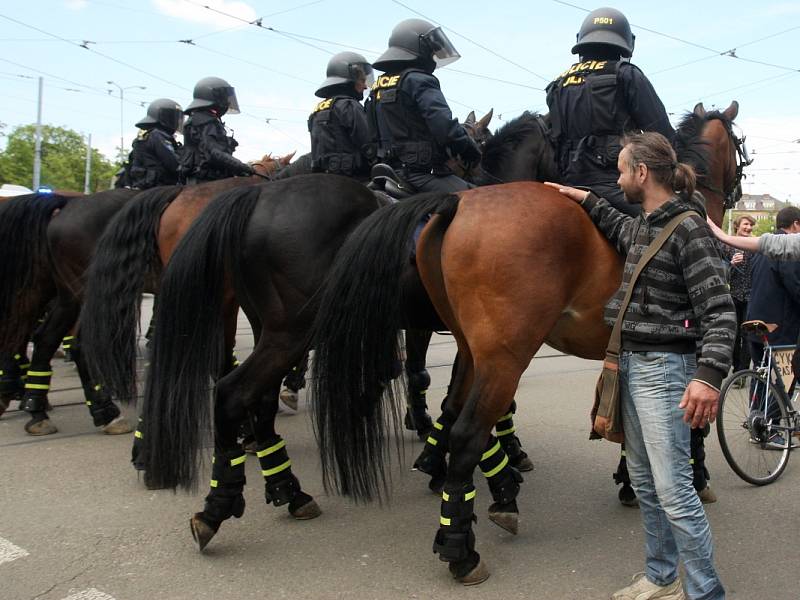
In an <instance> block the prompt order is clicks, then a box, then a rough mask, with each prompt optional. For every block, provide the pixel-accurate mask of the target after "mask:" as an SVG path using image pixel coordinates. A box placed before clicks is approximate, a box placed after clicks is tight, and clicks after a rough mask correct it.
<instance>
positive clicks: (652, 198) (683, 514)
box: [547, 132, 736, 600]
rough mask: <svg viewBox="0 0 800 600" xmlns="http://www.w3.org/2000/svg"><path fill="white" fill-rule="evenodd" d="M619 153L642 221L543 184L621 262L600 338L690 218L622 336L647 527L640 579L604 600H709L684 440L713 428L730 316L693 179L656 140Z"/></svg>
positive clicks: (706, 551) (713, 597)
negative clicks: (644, 260)
mask: <svg viewBox="0 0 800 600" xmlns="http://www.w3.org/2000/svg"><path fill="white" fill-rule="evenodd" d="M623 145H624V147H623V149H622V152H621V153H620V155H619V160H618V164H617V167H618V170H619V180H618V183H619V185H620V187H621V188H622V190H623V192H624V193H625V198H626V200H627V201H628V202H630V203H633V204H639V205H641V208H642V212H641V214H640V215H639V216H637V217H631V216H629V215H626V214H624V213H622V212H620V211H618V210H617V209H615V208H614V207H612V206H611V205H610V204H609V203H608V202H607V201H606V200H603V199H602V198H598V197H597V196H595V195H594V194H593V193H592V192H586V191H584V190H579V189H575V188H570V187H565V186H560V185H558V184H554V183H549V184H547V185H550V186H551V187H554V188H555V189H557V190H559V191H560V192H561V193H563V194H564V195H566V196H567V197H569V198H571V199H573V200H575V201H577V202H579V203H580V204H581V206H582V207H583V208H584V210H586V212H587V213H588V214H589V216H590V217H591V219H592V220H593V221H594V223H595V225H596V226H597V228H598V229H599V230H600V231H601V232H602V233H603V234H604V235H605V236H606V237H607V238H608V240H609V241H610V242H611V243H612V245H613V246H614V247H615V248H616V249H617V251H619V252H620V253H621V254H623V255H625V256H626V260H625V267H624V271H623V276H622V285H621V286H620V288H619V290H618V291H617V292H616V293H615V294H614V296H613V297H612V298H611V300H610V301H609V302H608V304H607V305H606V311H605V320H606V323H607V324H608V325H609V326H613V324H614V322H615V321H616V319H617V314H618V312H619V309H620V305H621V303H622V300H623V298H624V296H625V294H626V292H627V289H628V285H629V282H630V280H631V276H632V274H633V271H634V269H635V268H636V265H637V263H638V261H639V259H640V258H641V257H642V255H643V254H644V252H645V251H646V250H647V247H648V246H649V245H650V244H651V243H652V242H653V240H654V239H655V238H656V236H658V234H659V232H660V231H661V230H662V229H663V228H664V227H665V226H666V225H667V223H669V222H670V221H671V220H672V219H673V218H674V217H678V216H679V215H681V214H682V213H685V212H686V211H696V213H698V214H693V213H689V214H687V215H685V216H683V217H682V220H681V221H680V224H679V225H678V227H677V228H676V229H675V230H674V231H673V233H672V234H671V235H670V236H669V237H668V238H667V240H666V242H665V243H664V245H663V246H661V249H660V250H659V251H658V253H657V254H656V255H655V256H654V258H653V259H652V260H651V261H650V263H648V265H647V266H646V267H645V269H644V270H643V271H642V273H641V275H640V276H639V278H638V279H637V281H636V282H635V287H634V291H633V295H632V299H631V301H630V304H629V305H628V308H627V310H626V312H625V318H624V320H623V324H622V350H621V353H620V360H619V375H620V383H621V387H620V389H621V400H622V415H623V427H624V430H625V443H626V446H627V459H628V470H629V472H630V478H631V481H632V483H633V487H634V489H635V490H636V494H637V495H638V497H639V506H640V508H641V514H642V521H643V525H644V537H645V573H644V574H643V575H639V576H635V577H634V581H633V583H632V584H631V585H629V586H628V587H626V588H623V589H621V590H619V591H618V592H616V593H614V594H613V596H612V600H628V599H630V600H632V599H634V598H636V599H638V600H647V599H649V598H659V599H664V600H680V599H683V598H686V597H689V598H703V599H704V600H718V599H720V598H724V597H725V590H724V589H723V587H722V583H721V582H720V580H719V576H718V575H717V571H716V569H715V567H714V562H713V544H712V539H711V530H710V528H709V524H708V520H707V518H706V514H705V511H704V510H703V506H702V504H701V502H700V498H699V497H698V496H697V494H696V493H695V490H694V488H693V486H692V467H691V465H690V464H689V452H690V428H691V427H702V426H704V425H706V424H707V423H709V422H713V421H714V419H715V418H716V414H717V407H718V403H719V389H720V385H721V383H722V380H723V378H724V377H725V375H726V374H727V372H728V369H729V368H730V364H731V358H732V353H733V341H734V338H735V332H736V312H735V309H734V306H733V300H732V299H731V296H730V293H729V291H728V288H727V285H726V271H725V267H724V265H723V262H722V259H721V257H720V256H719V253H718V252H717V249H716V245H715V241H714V238H713V235H712V233H711V231H710V229H709V228H708V225H707V224H706V221H705V208H704V204H703V199H702V197H701V196H700V195H699V194H698V193H696V192H695V183H696V179H695V173H694V171H693V169H692V168H691V167H690V166H689V165H686V164H683V163H678V161H677V158H676V156H675V151H674V150H673V149H672V146H670V144H669V142H668V141H667V139H666V138H665V137H664V136H662V135H661V134H658V133H654V132H647V133H642V134H637V135H632V136H630V137H628V138H626V139H625V140H624V141H623ZM679 560H681V561H683V564H684V567H685V572H686V576H685V579H686V581H685V584H686V595H684V591H683V588H682V586H681V582H680V580H679V578H678V561H679Z"/></svg>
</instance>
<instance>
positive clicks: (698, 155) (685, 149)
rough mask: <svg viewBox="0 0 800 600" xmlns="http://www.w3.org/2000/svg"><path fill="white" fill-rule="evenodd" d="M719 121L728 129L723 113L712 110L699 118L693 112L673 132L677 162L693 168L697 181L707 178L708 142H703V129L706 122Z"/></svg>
mask: <svg viewBox="0 0 800 600" xmlns="http://www.w3.org/2000/svg"><path fill="white" fill-rule="evenodd" d="M712 119H719V120H720V121H722V122H723V124H724V125H725V127H726V129H730V127H731V122H730V120H729V119H728V118H727V117H725V115H724V114H723V113H721V112H720V111H718V110H712V111H708V112H707V113H705V115H704V116H700V115H698V114H696V113H694V112H687V113H686V114H685V115H684V116H683V118H682V119H681V121H680V123H678V127H677V129H676V130H675V144H674V146H675V154H676V155H677V157H678V161H679V162H682V163H686V164H689V165H691V166H692V167H694V170H695V173H696V174H697V178H698V180H702V179H704V178H706V177H707V176H708V167H709V161H710V156H709V151H708V142H706V141H705V140H703V129H704V128H705V126H706V123H707V122H708V121H711V120H712Z"/></svg>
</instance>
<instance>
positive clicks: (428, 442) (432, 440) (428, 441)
mask: <svg viewBox="0 0 800 600" xmlns="http://www.w3.org/2000/svg"><path fill="white" fill-rule="evenodd" d="M425 443H426V444H430V445H431V446H435V445H436V444H438V443H439V440H437V439H436V438H433V437H431V436H428V439H427V440H425Z"/></svg>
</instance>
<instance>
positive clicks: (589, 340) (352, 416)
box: [312, 103, 740, 584]
mask: <svg viewBox="0 0 800 600" xmlns="http://www.w3.org/2000/svg"><path fill="white" fill-rule="evenodd" d="M737 110H738V105H737V104H736V103H733V104H732V105H731V106H730V107H729V108H728V109H727V110H726V111H724V112H722V113H718V112H714V113H708V114H706V112H705V110H704V109H703V107H702V105H698V106H697V107H695V111H694V112H693V113H691V114H689V115H687V117H686V118H685V119H684V120H683V121H682V123H681V126H680V127H679V129H678V132H677V133H678V140H677V144H676V146H677V150H678V156H679V159H681V160H682V161H685V162H690V163H691V164H693V165H694V166H695V167H696V168H697V170H698V171H699V173H700V175H701V179H700V188H701V190H702V191H703V193H704V194H705V196H706V201H707V205H708V211H709V214H711V215H712V216H715V217H717V218H721V215H722V212H723V208H722V206H723V201H724V196H725V195H726V193H727V192H728V191H732V190H734V189H735V188H736V187H737V185H738V183H739V182H738V181H737V178H738V177H739V176H740V170H739V169H737V152H738V150H737V149H738V145H739V143H738V139H737V138H736V136H735V135H734V134H733V132H732V130H731V121H732V120H733V119H734V118H735V116H736V114H737ZM431 213H432V214H433V217H432V218H431V219H430V221H429V222H428V224H427V225H426V226H425V227H424V229H423V231H422V235H421V237H420V239H419V241H418V243H417V247H416V250H417V252H416V264H417V267H418V272H419V276H420V278H421V281H422V284H423V285H424V290H425V291H426V292H427V294H428V296H429V298H430V300H431V301H432V303H433V305H434V307H435V309H436V311H437V313H438V315H439V316H440V317H441V319H442V320H443V321H444V323H445V324H446V325H447V327H448V328H449V329H450V331H452V332H453V335H454V336H455V338H456V341H457V344H458V353H459V359H458V368H457V369H456V372H455V374H454V377H453V379H452V381H451V387H450V394H449V395H448V403H447V406H446V407H445V414H449V415H450V419H449V423H451V424H452V426H451V429H450V431H449V449H450V461H449V465H448V470H447V478H446V481H445V484H444V493H443V500H442V514H441V519H440V528H439V531H438V532H437V535H436V539H435V542H434V549H435V551H437V552H438V553H439V554H440V558H441V559H442V560H445V561H447V562H449V563H450V571H451V573H452V574H453V576H454V577H455V578H456V579H457V580H459V581H461V582H463V583H466V584H474V583H480V582H481V581H483V580H484V579H485V578H486V577H488V569H487V568H486V566H485V565H484V564H483V563H482V561H481V560H480V556H479V555H478V553H477V552H476V551H475V547H474V541H475V538H474V533H473V531H472V517H473V509H472V507H473V503H474V496H475V488H474V486H473V484H472V475H473V471H474V469H475V466H476V465H477V464H478V463H479V462H481V463H483V461H484V460H488V459H490V458H491V457H492V456H493V455H495V452H496V451H495V445H496V443H495V441H494V440H493V439H492V438H491V437H490V432H491V429H492V427H493V426H494V424H495V423H496V422H497V420H498V419H499V418H500V417H501V416H502V415H504V414H505V413H506V411H508V409H509V406H510V404H511V402H512V399H513V396H514V393H515V391H516V389H517V386H518V382H519V378H520V376H521V375H522V373H523V371H524V370H525V369H526V368H527V367H528V365H529V363H530V361H531V359H532V357H533V356H534V354H535V353H536V351H537V350H538V349H539V347H540V346H541V345H542V344H543V343H547V344H549V345H550V346H553V347H554V348H556V349H558V350H561V351H563V352H566V353H569V354H573V355H576V356H579V357H583V358H593V359H600V358H602V357H603V356H604V351H605V348H606V344H607V341H608V336H609V330H608V328H607V327H606V326H605V324H604V322H603V319H602V312H603V307H604V305H605V302H606V301H607V300H608V298H609V297H610V296H611V295H612V293H613V292H614V291H615V290H616V289H617V288H618V287H619V284H620V280H621V272H622V271H621V269H622V258H621V257H620V256H618V255H617V254H616V252H615V251H614V250H613V249H612V247H611V246H610V245H609V244H608V242H607V241H606V240H605V238H604V237H603V236H602V235H601V234H600V233H599V232H598V231H597V230H596V229H595V227H594V225H593V224H592V222H591V220H590V219H589V218H588V216H587V215H586V214H585V213H584V211H583V210H582V209H581V208H580V207H579V206H577V205H576V204H575V203H574V202H572V201H570V200H567V199H566V198H564V197H562V196H561V195H560V194H558V193H557V192H555V191H554V190H552V189H550V188H547V187H545V186H543V185H542V184H539V183H513V184H507V185H498V186H491V187H486V188H477V189H474V190H469V191H467V192H463V193H461V194H459V195H453V194H449V195H441V194H439V195H437V194H423V195H421V196H418V197H415V198H412V199H409V200H408V201H407V202H406V203H404V204H402V205H395V206H392V207H388V208H386V209H382V210H381V211H379V212H378V213H375V214H374V215H372V216H371V217H369V218H368V219H367V220H366V221H365V222H364V223H362V225H361V226H359V228H358V229H357V230H356V231H355V232H354V233H353V235H352V236H351V237H350V239H349V240H348V242H347V243H346V244H345V246H344V247H343V248H342V250H341V251H340V254H339V256H338V257H337V261H336V264H335V265H334V267H333V269H332V272H331V276H330V278H329V285H328V286H326V288H325V289H324V291H323V298H322V301H321V305H320V310H319V313H318V316H317V320H316V322H315V329H316V335H315V337H314V346H315V348H316V350H317V352H316V355H315V374H316V379H315V382H314V385H313V390H312V391H313V394H312V398H313V402H314V412H315V424H316V430H317V434H318V437H319V441H320V449H321V454H322V466H323V474H324V478H325V482H326V485H327V486H330V487H333V488H335V489H336V490H338V491H341V492H344V493H347V494H350V495H352V496H354V497H355V498H356V499H360V500H369V499H371V498H372V497H374V496H376V495H380V494H381V493H384V492H385V483H386V471H385V459H386V456H387V451H386V445H385V441H384V436H383V433H384V431H385V430H386V428H387V427H388V424H387V418H388V417H387V411H386V410H385V405H384V404H382V402H386V401H388V402H390V403H391V401H392V400H393V396H394V392H393V390H391V389H389V390H386V389H385V388H384V386H382V385H381V382H382V381H383V379H382V378H383V377H385V372H386V369H387V365H388V364H389V363H390V361H391V360H393V356H394V353H395V352H396V351H397V349H396V344H395V342H394V339H395V338H394V330H395V328H396V327H398V324H399V323H400V322H401V321H402V319H403V315H404V312H403V310H404V306H403V300H402V298H403V286H402V282H401V276H403V275H404V274H405V272H406V264H407V262H406V261H407V260H408V255H409V253H410V248H409V246H408V236H410V234H411V232H413V230H414V229H415V228H416V226H417V223H418V222H419V220H420V219H421V218H423V217H425V216H426V215H428V214H431ZM344 298H347V299H348V302H347V304H346V305H347V307H348V308H347V311H343V310H342V308H341V306H342V301H343V299H344ZM348 313H349V314H348ZM351 315H353V316H351ZM487 442H488V443H487ZM481 468H482V470H483V464H482V467H481ZM492 491H493V496H494V497H495V499H496V502H497V497H496V496H495V490H492Z"/></svg>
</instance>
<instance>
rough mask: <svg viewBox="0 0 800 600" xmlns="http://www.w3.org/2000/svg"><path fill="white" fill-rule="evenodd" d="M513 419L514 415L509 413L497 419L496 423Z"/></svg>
mask: <svg viewBox="0 0 800 600" xmlns="http://www.w3.org/2000/svg"><path fill="white" fill-rule="evenodd" d="M513 418H514V413H512V412H509V413H506V414H504V415H503V416H502V417H500V418H499V419H497V422H498V423H502V422H503V421H508V420H509V419H513Z"/></svg>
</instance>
